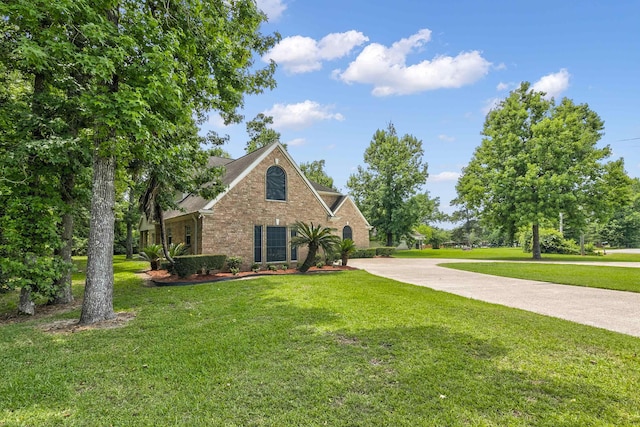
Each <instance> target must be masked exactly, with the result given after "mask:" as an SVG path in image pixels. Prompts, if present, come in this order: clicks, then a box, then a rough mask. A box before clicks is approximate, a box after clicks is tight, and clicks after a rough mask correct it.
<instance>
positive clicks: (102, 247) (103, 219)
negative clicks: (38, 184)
mask: <svg viewBox="0 0 640 427" xmlns="http://www.w3.org/2000/svg"><path fill="white" fill-rule="evenodd" d="M114 173H115V160H114V158H113V157H103V156H101V155H100V154H98V153H96V154H95V155H94V162H93V184H92V188H93V195H92V198H91V221H90V230H89V244H88V249H87V283H86V287H85V294H84V301H83V304H82V314H81V315H80V324H83V325H86V324H91V323H96V322H100V321H103V320H108V319H113V318H114V317H115V313H114V312H113V239H114V221H115V215H114V207H115V189H114Z"/></svg>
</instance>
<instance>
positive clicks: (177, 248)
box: [169, 243, 187, 258]
mask: <svg viewBox="0 0 640 427" xmlns="http://www.w3.org/2000/svg"><path fill="white" fill-rule="evenodd" d="M186 253H187V247H186V246H185V244H184V243H178V244H175V243H172V244H170V245H169V256H170V257H171V258H175V257H177V256H181V255H184V254H186Z"/></svg>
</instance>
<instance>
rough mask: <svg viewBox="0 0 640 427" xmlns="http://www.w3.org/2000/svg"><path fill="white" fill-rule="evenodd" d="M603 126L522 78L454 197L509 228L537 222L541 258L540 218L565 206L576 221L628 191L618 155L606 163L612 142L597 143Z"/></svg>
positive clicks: (492, 120) (493, 119)
mask: <svg viewBox="0 0 640 427" xmlns="http://www.w3.org/2000/svg"><path fill="white" fill-rule="evenodd" d="M603 127H604V123H603V122H602V120H601V119H600V117H599V116H598V115H597V114H596V113H595V112H594V111H592V110H591V109H590V108H589V106H588V105H586V104H579V105H576V104H575V103H573V101H571V100H569V99H567V98H564V99H563V100H562V101H561V102H560V104H558V105H556V104H555V102H554V101H553V100H547V99H545V98H544V94H543V93H541V92H535V91H533V90H531V88H530V85H529V83H526V82H525V83H523V84H522V85H521V86H520V87H519V88H518V89H516V90H514V91H513V92H511V94H510V95H509V96H508V97H507V98H506V99H505V100H503V101H502V102H501V103H500V104H499V105H498V107H496V108H495V109H493V110H492V111H491V112H489V114H488V115H487V117H486V120H485V124H484V128H483V131H482V135H483V139H482V142H481V144H480V146H479V147H478V148H477V149H476V150H475V152H474V155H473V157H472V159H471V161H470V163H469V164H468V165H467V167H465V168H464V169H463V174H462V176H461V177H460V179H459V180H458V183H457V186H456V189H457V191H458V202H459V203H461V204H462V205H463V206H464V208H465V209H466V210H468V211H472V212H475V213H476V214H478V215H479V216H480V217H481V218H482V219H483V220H484V221H485V222H486V223H488V224H490V225H491V226H492V227H494V228H497V229H500V230H503V231H505V232H506V233H507V234H508V235H509V236H513V235H514V234H515V232H516V231H517V230H518V228H520V227H522V226H532V227H534V232H533V236H534V251H533V252H534V253H533V256H534V258H538V257H539V242H536V239H537V237H536V236H537V233H536V230H535V228H537V227H538V226H539V224H540V223H542V222H543V221H545V220H549V219H551V218H557V217H558V215H559V214H560V213H561V212H562V213H564V216H565V219H566V221H567V222H568V223H570V224H572V225H573V226H574V227H576V228H581V227H584V225H585V224H586V223H587V221H588V220H591V219H594V218H602V217H606V216H607V215H608V214H610V213H611V211H612V210H613V208H614V206H615V205H616V204H617V203H618V202H619V201H620V200H621V199H624V198H625V197H626V196H625V194H626V191H625V190H624V188H625V186H626V185H627V184H626V183H625V182H626V180H627V179H628V178H626V174H625V173H624V170H623V169H622V168H623V164H622V162H621V161H618V162H610V163H604V162H603V160H604V159H606V158H607V157H609V156H610V155H611V150H610V148H609V147H608V146H605V147H598V146H597V142H598V141H599V140H600V138H601V136H602V131H603ZM536 245H537V250H536Z"/></svg>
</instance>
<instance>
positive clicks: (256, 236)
mask: <svg viewBox="0 0 640 427" xmlns="http://www.w3.org/2000/svg"><path fill="white" fill-rule="evenodd" d="M262 240H263V238H262V225H254V226H253V262H255V263H258V264H262ZM256 255H257V256H256Z"/></svg>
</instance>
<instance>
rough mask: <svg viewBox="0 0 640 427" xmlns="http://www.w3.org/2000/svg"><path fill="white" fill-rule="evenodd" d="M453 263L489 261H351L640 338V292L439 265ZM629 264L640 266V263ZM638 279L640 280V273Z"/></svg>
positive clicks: (374, 270)
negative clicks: (494, 274) (575, 284)
mask: <svg viewBox="0 0 640 427" xmlns="http://www.w3.org/2000/svg"><path fill="white" fill-rule="evenodd" d="M447 262H483V261H479V260H459V259H456V260H451V259H431V258H429V259H425V258H421V259H407V258H360V259H353V260H349V265H351V266H354V267H357V268H360V269H363V270H366V271H368V272H369V273H371V274H375V275H377V276H382V277H387V278H389V279H394V280H398V281H400V282H404V283H410V284H413V285H418V286H425V287H428V288H431V289H435V290H439V291H444V292H449V293H452V294H456V295H461V296H464V297H467V298H472V299H476V300H480V301H486V302H490V303H494V304H501V305H505V306H507V307H514V308H519V309H522V310H527V311H532V312H534V313H539V314H544V315H547V316H552V317H558V318H560V319H565V320H570V321H573V322H576V323H581V324H583V325H589V326H595V327H598V328H603V329H608V330H610V331H615V332H620V333H623V334H628V335H633V336H636V337H640V293H634V292H624V291H612V290H608V289H596V288H586V287H581V286H569V285H558V284H554V283H546V282H537V281H533V280H522V279H512V278H508V277H498V276H490V275H486V274H479V273H471V272H468V271H460V270H454V269H451V268H445V267H440V266H438V265H437V264H443V263H447ZM489 262H491V261H489ZM494 262H495V261H494ZM589 264H590V265H593V263H589ZM607 265H612V264H610V263H608V264H607ZM623 265H625V266H628V267H640V263H624V264H623ZM638 275H639V280H640V270H638Z"/></svg>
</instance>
